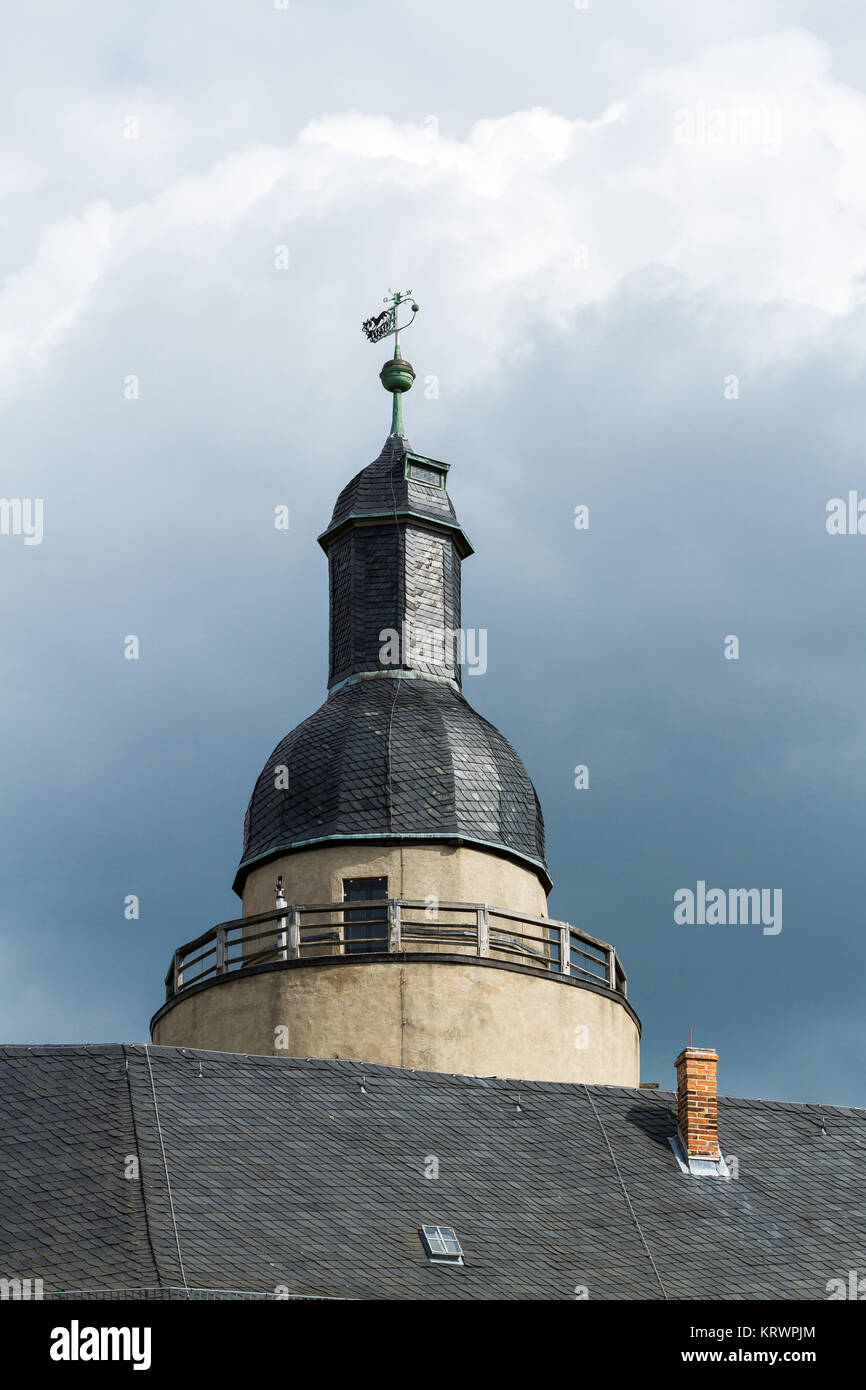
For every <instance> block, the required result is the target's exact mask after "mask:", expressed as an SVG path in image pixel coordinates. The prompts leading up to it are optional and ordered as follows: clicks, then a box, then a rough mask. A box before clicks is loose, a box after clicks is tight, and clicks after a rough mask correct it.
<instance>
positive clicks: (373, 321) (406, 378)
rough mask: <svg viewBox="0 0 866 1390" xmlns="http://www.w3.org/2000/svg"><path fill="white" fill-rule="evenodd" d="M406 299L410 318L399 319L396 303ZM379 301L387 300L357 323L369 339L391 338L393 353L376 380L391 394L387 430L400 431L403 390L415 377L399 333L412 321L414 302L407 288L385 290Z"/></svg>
mask: <svg viewBox="0 0 866 1390" xmlns="http://www.w3.org/2000/svg"><path fill="white" fill-rule="evenodd" d="M407 300H408V301H409V307H410V308H411V310H412V318H410V319H406V321H405V323H400V322H399V321H398V319H399V312H400V305H401V304H405V303H406V301H407ZM383 303H385V304H387V305H388V308H387V309H384V310H383V311H382V313H381V314H379V315H377V316H376V317H374V318H369V319H366V320H365V321H364V323H363V324H362V325H361V326H362V328H363V330H364V332H365V333H366V335H367V338H368V339H369V341H370V342H371V343H380V342H381V341H382V340H383V338H390V337H392V336H393V338H394V356H393V357H392V358H391V359H390V360H389V361H388V362H386V363H385V365H384V367H383V368H382V370H381V372H380V373H379V380H380V381H381V383H382V385H383V386H384V388H385V390H386V391H390V392H391V393H392V395H393V397H394V401H393V405H392V408H391V433H392V434H399V435H402V433H403V392H404V391H408V390H409V389H410V387H411V385H412V382H413V381H414V380H415V372H414V369H413V367H412V364H411V362H407V361H406V360H405V358H404V357H403V356H402V354H401V352H400V334H401V332H402V331H403V329H404V328H408V327H409V324H410V323H412V322H413V321H414V318H415V315H416V314H417V312H418V305H417V304H416V303H415V302H414V300H413V299H412V291H411V290H406V291H405V292H403V291H401V290H389V291H388V293H387V294H386V295H385V298H384V300H383Z"/></svg>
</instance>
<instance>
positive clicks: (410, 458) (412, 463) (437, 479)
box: [404, 453, 448, 488]
mask: <svg viewBox="0 0 866 1390" xmlns="http://www.w3.org/2000/svg"><path fill="white" fill-rule="evenodd" d="M404 476H405V477H407V478H408V479H409V480H410V482H413V483H423V484H424V486H425V487H438V488H444V486H445V479H446V478H447V476H448V464H447V463H440V462H439V460H438V459H428V458H424V457H423V456H422V455H421V454H409V453H407V455H406V465H405V474H404Z"/></svg>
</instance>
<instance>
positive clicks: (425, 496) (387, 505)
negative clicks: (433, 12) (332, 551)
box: [319, 434, 472, 553]
mask: <svg viewBox="0 0 866 1390" xmlns="http://www.w3.org/2000/svg"><path fill="white" fill-rule="evenodd" d="M407 452H410V453H411V452H412V446H411V445H410V444H409V441H408V440H407V439H404V438H403V437H402V436H401V435H394V434H392V435H389V436H388V438H387V439H386V440H385V443H384V445H383V447H382V452H381V454H380V455H379V457H378V458H377V459H374V460H373V462H372V463H370V464H368V465H367V467H366V468H362V469H361V472H360V473H356V474H355V476H354V478H352V480H351V482H349V483H347V484H346V486H345V487H344V488H343V491H342V492H341V493H340V495H339V497H338V498H337V501H336V502H335V504H334V511H333V514H332V516H331V520H330V521H329V523H328V526H327V529H326V530H325V531H324V532H323V533H322V535H321V536H320V537H319V541H320V543H322V544H324V543H325V542H326V540H327V538H328V537H329V536H330V535H331V533H332V532H333V531H335V530H337V529H338V528H339V527H340V526H341V525H342V523H343V522H345V521H346V520H347V519H348V518H349V517H360V516H395V515H397V516H403V515H407V514H411V515H414V516H425V517H429V518H430V519H431V520H433V521H438V522H439V523H440V524H442V525H445V526H451V527H455V528H456V529H457V530H460V531H461V534H462V529H461V528H460V524H459V522H458V520H457V513H456V512H455V510H454V506H453V504H452V502H451V499H450V497H449V496H448V493H447V492H446V490H445V489H444V488H430V487H425V486H424V484H423V483H416V482H413V481H412V480H411V479H410V478H405V477H404V476H403V475H404V473H405V457H406V453H407ZM466 547H467V550H468V552H469V553H471V550H472V547H471V546H470V545H469V542H468V540H467V541H466ZM326 548H327V547H326Z"/></svg>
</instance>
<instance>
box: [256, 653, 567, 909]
mask: <svg viewBox="0 0 866 1390" xmlns="http://www.w3.org/2000/svg"><path fill="white" fill-rule="evenodd" d="M278 767H287V768H288V770H289V773H288V788H286V789H283V787H277V786H276V785H275V784H276V782H277V781H278V780H279V779H278V777H277V775H276V772H275V769H277V768H278ZM389 836H401V837H404V838H405V837H416V838H420V839H427V840H436V839H439V840H443V839H444V840H454V839H461V840H464V841H468V842H472V843H476V844H481V845H487V846H492V847H493V848H494V849H497V850H500V851H503V852H505V853H508V854H510V855H513V856H516V857H518V858H520V859H522V860H524V861H528V862H529V863H530V864H531V865H532V866H533V867H534V868H535V869H536V870H537V871H538V872H539V873H540V875H541V876H542V878H543V879H544V881H545V884H549V878H548V875H547V866H546V863H545V858H544V818H543V816H542V813H541V806H540V804H539V801H538V797H537V795H536V792H535V788H534V787H533V785H532V783H531V781H530V780H529V776H528V774H527V772H526V769H525V768H524V766H523V763H522V762H521V760H520V758H519V757H518V755H517V753H516V752H515V751H514V749H513V748H512V746H511V744H510V743H509V742H508V740H507V739H506V738H504V737H503V735H502V734H500V733H499V731H498V730H497V729H495V728H494V726H493V725H492V724H489V723H488V722H487V720H486V719H483V718H482V717H481V715H480V714H477V713H476V712H475V710H474V709H473V708H472V706H471V705H470V704H468V702H467V701H466V700H465V699H464V698H463V696H462V695H460V694H458V693H457V691H455V690H453V689H452V688H451V687H450V686H448V685H444V684H438V683H436V682H433V681H426V680H417V681H416V680H365V681H361V682H359V683H358V684H356V685H348V686H344V687H343V688H342V689H341V690H338V691H336V692H335V693H333V694H332V695H330V696H329V698H328V699H327V700H326V701H325V703H324V704H323V705H322V706H321V708H320V709H318V710H317V711H316V713H315V714H313V715H311V716H310V718H309V719H305V720H304V722H303V724H300V725H298V727H297V728H296V729H294V730H293V731H292V732H291V733H290V734H288V735H287V737H286V738H284V739H283V740H282V742H281V743H279V744H278V745H277V747H276V748H275V749H274V752H273V753H272V754H271V756H270V758H269V759H268V761H267V763H266V765H265V767H264V769H263V771H262V773H261V775H260V777H259V779H258V781H257V782H256V785H255V788H254V790H253V794H252V797H251V799H250V803H249V806H248V808H247V813H246V818H245V821H244V848H243V855H242V859H241V864H240V867H239V869H238V877H237V879H236V880H235V887H236V889H238V890H240V886H241V884H242V881H243V878H244V875H245V871H246V870H247V869H248V868H249V867H251V866H252V865H253V864H254V863H256V862H260V861H261V860H262V859H263V858H266V857H267V856H269V855H274V854H277V853H279V852H285V851H286V850H289V849H297V848H300V847H302V846H304V845H310V844H315V843H318V842H321V841H323V840H341V839H348V838H362V839H368V840H375V839H381V838H387V837H389Z"/></svg>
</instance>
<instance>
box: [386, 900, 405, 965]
mask: <svg viewBox="0 0 866 1390" xmlns="http://www.w3.org/2000/svg"><path fill="white" fill-rule="evenodd" d="M401 949H402V947H401V944H400V904H399V902H398V901H397V899H396V898H394V899H393V900H392V901H391V902H390V903H389V904H388V950H389V951H390V952H391V953H392V955H393V954H394V953H396V952H397V951H400V950H401Z"/></svg>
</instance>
